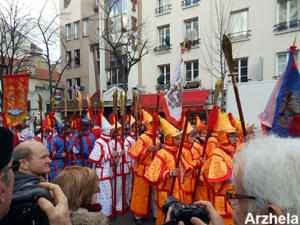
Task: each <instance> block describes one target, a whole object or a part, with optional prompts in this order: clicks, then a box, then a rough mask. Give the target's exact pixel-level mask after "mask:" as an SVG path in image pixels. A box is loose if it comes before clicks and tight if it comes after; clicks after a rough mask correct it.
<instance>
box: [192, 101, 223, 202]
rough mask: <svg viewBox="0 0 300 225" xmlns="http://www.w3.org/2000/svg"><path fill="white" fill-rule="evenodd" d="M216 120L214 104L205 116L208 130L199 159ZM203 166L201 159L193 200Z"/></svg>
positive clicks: (202, 156) (216, 113) (204, 150)
mask: <svg viewBox="0 0 300 225" xmlns="http://www.w3.org/2000/svg"><path fill="white" fill-rule="evenodd" d="M217 121H218V110H217V106H216V105H215V106H214V107H213V109H212V110H211V111H210V113H209V116H208V118H207V125H208V131H207V134H206V137H205V143H204V146H203V151H202V155H201V159H204V157H205V153H206V148H207V143H208V139H209V137H210V135H211V132H212V130H213V129H214V127H215V125H216V123H217ZM202 166H203V160H202V164H201V166H200V168H199V171H198V174H197V178H196V181H195V184H194V193H193V201H194V200H195V197H196V193H197V188H198V181H199V179H200V174H201V169H202Z"/></svg>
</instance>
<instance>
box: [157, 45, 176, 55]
mask: <svg viewBox="0 0 300 225" xmlns="http://www.w3.org/2000/svg"><path fill="white" fill-rule="evenodd" d="M171 46H172V45H160V46H157V47H155V48H154V51H155V52H156V53H159V52H167V51H170V50H171Z"/></svg>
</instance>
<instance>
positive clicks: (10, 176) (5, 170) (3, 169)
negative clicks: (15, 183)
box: [0, 166, 12, 186]
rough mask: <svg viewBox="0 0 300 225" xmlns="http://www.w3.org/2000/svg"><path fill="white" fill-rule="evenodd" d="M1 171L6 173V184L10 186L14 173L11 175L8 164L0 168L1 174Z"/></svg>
mask: <svg viewBox="0 0 300 225" xmlns="http://www.w3.org/2000/svg"><path fill="white" fill-rule="evenodd" d="M1 173H4V179H5V182H6V186H9V185H10V182H11V179H12V175H11V173H10V171H9V169H8V168H7V166H6V167H4V168H2V169H1V170H0V174H1Z"/></svg>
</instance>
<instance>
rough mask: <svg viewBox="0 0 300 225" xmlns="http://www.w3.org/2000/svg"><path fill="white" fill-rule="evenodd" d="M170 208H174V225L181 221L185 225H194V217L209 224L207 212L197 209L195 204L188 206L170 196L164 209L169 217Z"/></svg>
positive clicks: (172, 218) (172, 220)
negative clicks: (192, 219)
mask: <svg viewBox="0 0 300 225" xmlns="http://www.w3.org/2000/svg"><path fill="white" fill-rule="evenodd" d="M170 207H171V208H172V211H171V215H170V219H171V223H172V224H178V222H179V221H182V222H184V224H185V225H192V223H191V218H192V217H197V218H199V219H201V220H202V221H203V222H204V223H206V224H208V223H209V218H208V215H207V213H206V211H205V210H204V209H202V208H200V207H197V206H196V205H194V204H193V203H191V204H189V205H187V204H184V203H181V202H179V201H178V200H177V199H176V198H174V197H173V196H169V197H168V198H167V200H166V203H165V205H164V206H163V208H162V210H163V213H164V214H165V216H167V213H168V210H169V208H170Z"/></svg>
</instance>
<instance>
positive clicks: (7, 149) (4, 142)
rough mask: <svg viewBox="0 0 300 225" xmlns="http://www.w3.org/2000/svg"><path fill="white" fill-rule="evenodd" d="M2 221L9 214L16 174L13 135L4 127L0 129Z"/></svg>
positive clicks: (0, 213) (0, 215)
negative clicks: (13, 161)
mask: <svg viewBox="0 0 300 225" xmlns="http://www.w3.org/2000/svg"><path fill="white" fill-rule="evenodd" d="M0 142H1V150H0V220H1V219H2V218H3V217H4V216H5V215H6V214H7V213H8V211H9V207H10V203H11V198H12V191H13V186H14V173H13V172H12V170H11V169H10V168H11V166H12V161H11V154H12V151H13V148H14V144H13V143H14V138H13V134H12V133H11V132H10V131H9V130H8V129H7V128H4V127H0Z"/></svg>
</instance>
